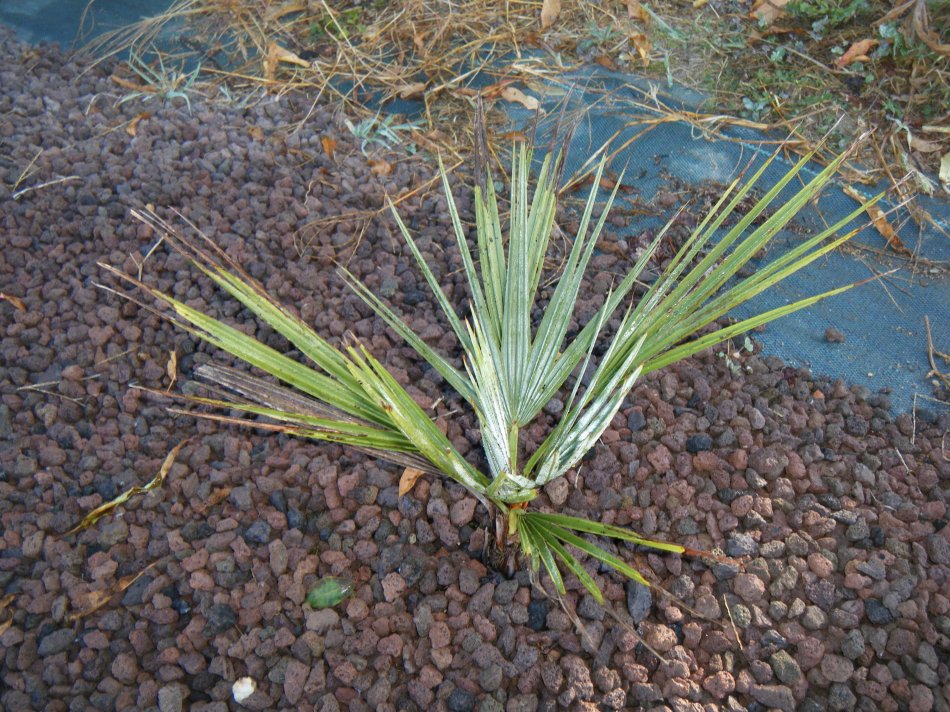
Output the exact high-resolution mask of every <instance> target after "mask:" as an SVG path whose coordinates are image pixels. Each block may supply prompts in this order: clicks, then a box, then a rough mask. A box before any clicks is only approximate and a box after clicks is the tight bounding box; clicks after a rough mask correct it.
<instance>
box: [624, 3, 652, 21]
mask: <svg viewBox="0 0 950 712" xmlns="http://www.w3.org/2000/svg"><path fill="white" fill-rule="evenodd" d="M627 17H629V18H630V19H631V20H636V21H637V22H643V23H647V22H649V21H650V16H649V15H648V14H647V11H646V10H644V9H643V5H641V4H640V2H639V0H627Z"/></svg>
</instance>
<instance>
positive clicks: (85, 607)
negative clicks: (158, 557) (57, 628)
mask: <svg viewBox="0 0 950 712" xmlns="http://www.w3.org/2000/svg"><path fill="white" fill-rule="evenodd" d="M157 563H158V561H153V562H152V563H150V564H149V565H148V566H146V567H145V568H144V569H142V570H141V571H139V572H138V573H134V574H129V575H128V576H123V577H122V578H120V579H119V580H118V581H116V584H115V586H113V587H112V588H109V589H105V590H101V591H89V592H88V593H86V594H84V595H83V596H82V598H81V599H80V600H81V603H80V608H79V610H78V611H75V612H74V613H71V614H70V615H69V616H68V617H67V620H69V621H70V622H72V621H77V620H79V619H80V618H85V617H86V616H90V615H92V614H93V613H95V612H96V611H98V610H99V609H100V608H102V607H103V606H104V605H106V604H107V603H108V602H109V600H110V599H111V598H112V597H113V596H115V595H116V594H117V593H122V592H123V591H125V590H126V589H127V588H128V587H129V586H131V585H132V584H133V583H135V582H136V581H138V580H139V579H140V578H141V577H142V576H144V575H145V573H146V572H147V571H148V570H149V569H151V568H152V567H153V566H155V564H157Z"/></svg>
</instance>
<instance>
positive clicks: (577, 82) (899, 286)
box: [508, 67, 950, 412]
mask: <svg viewBox="0 0 950 712" xmlns="http://www.w3.org/2000/svg"><path fill="white" fill-rule="evenodd" d="M539 98H540V99H542V101H543V106H544V108H545V110H546V112H547V113H546V115H547V116H548V117H549V119H548V120H547V121H546V126H547V127H548V128H550V127H551V126H553V124H554V123H555V119H554V118H552V117H554V116H556V115H557V114H558V113H559V112H560V109H561V107H562V106H563V104H564V102H565V101H566V102H568V103H569V104H570V105H569V106H568V107H567V113H568V114H569V115H570V114H573V113H574V110H575V109H577V108H581V109H582V110H583V118H582V120H581V121H580V122H579V124H578V126H577V130H576V134H575V137H574V141H573V144H572V150H571V152H570V155H569V160H568V166H567V169H566V171H565V174H566V175H570V174H571V173H572V172H573V171H576V170H578V169H579V168H581V167H582V165H583V164H584V162H585V161H586V159H587V158H588V157H589V156H590V155H591V153H592V152H594V151H597V150H599V149H600V148H601V147H602V146H603V145H604V143H605V142H606V141H608V140H609V139H611V138H612V137H613V139H612V141H611V146H613V147H619V146H621V145H622V144H623V143H625V141H626V140H627V139H630V138H632V137H634V136H637V135H638V134H639V135H638V137H637V138H636V140H634V141H633V142H632V143H631V144H630V145H629V147H627V148H625V149H624V150H622V151H620V152H619V153H618V154H617V155H616V157H615V158H613V160H612V163H611V165H610V168H611V170H613V171H614V172H615V173H616V174H619V173H620V172H621V171H624V180H623V183H624V188H625V190H626V191H630V192H633V194H634V195H635V196H637V197H638V199H639V200H640V201H641V204H642V203H643V202H646V203H650V202H651V198H652V196H655V195H656V194H657V193H658V192H660V191H663V190H667V189H669V187H670V186H669V182H670V181H669V176H673V177H675V178H676V179H678V180H680V181H682V182H683V183H685V184H687V185H691V186H695V185H698V184H702V183H708V182H713V183H720V184H723V185H727V184H728V183H730V182H731V181H732V180H734V179H735V178H736V176H737V175H739V174H740V172H741V171H742V170H743V169H747V168H748V174H751V173H753V172H754V169H755V168H757V167H758V166H760V165H761V163H762V161H764V160H766V159H767V158H768V157H769V156H770V155H772V153H773V152H774V151H775V142H776V141H780V140H781V139H783V138H785V137H784V136H781V135H779V136H775V135H766V134H764V133H762V132H760V131H756V130H753V129H750V128H744V127H741V126H734V125H729V124H728V123H721V124H719V125H718V126H716V134H715V135H712V134H711V133H706V134H704V131H703V130H701V129H700V128H698V127H697V126H695V125H691V124H690V123H689V122H687V121H685V120H682V121H677V120H671V121H663V122H661V123H657V119H659V118H661V117H667V118H668V117H670V116H671V114H672V113H673V112H676V111H689V110H694V109H697V108H698V105H699V103H700V102H701V101H702V99H703V97H702V96H701V95H699V94H696V93H695V92H691V91H689V90H685V89H682V88H678V87H673V88H672V89H671V88H669V87H667V86H665V84H664V85H659V83H658V82H657V81H656V80H653V81H646V80H644V79H641V78H633V77H630V76H626V75H620V74H617V73H613V72H610V71H608V70H604V69H602V68H600V67H594V68H591V69H588V70H586V71H583V72H577V73H574V74H570V75H566V76H565V77H563V80H562V81H559V82H558V83H557V84H556V85H553V86H552V96H550V97H544V96H539ZM508 107H509V108H508V110H509V112H510V113H511V115H512V119H513V121H514V122H515V123H517V124H520V125H525V126H526V125H528V123H529V122H530V121H531V119H532V116H533V114H532V112H529V111H527V110H522V109H519V108H517V107H515V106H512V105H508ZM707 111H708V109H707ZM708 127H709V128H712V127H713V125H712V124H709V125H708ZM797 159H798V156H795V155H793V154H792V155H786V154H784V153H780V154H779V155H778V157H777V158H776V159H775V161H774V162H773V163H772V165H771V166H770V167H769V168H768V169H767V170H766V172H765V174H764V175H763V178H762V180H761V183H760V185H761V189H762V192H764V191H766V190H768V189H769V188H770V187H771V186H772V185H774V184H775V182H776V181H777V180H778V179H779V178H780V177H781V176H783V175H784V174H785V173H786V172H787V171H788V170H789V169H790V168H791V167H792V165H794V161H796V160H797ZM821 168H822V167H821V166H820V165H818V164H809V165H807V166H806V167H805V168H804V169H803V171H802V173H801V176H802V178H803V179H804V180H805V181H807V180H808V179H810V178H812V177H814V176H815V175H816V174H817V173H818V172H819V171H820V170H821ZM800 186H801V183H799V182H796V181H793V182H792V184H790V185H789V186H788V187H786V189H785V190H784V191H783V193H781V194H780V196H779V200H782V199H783V198H787V197H789V196H791V195H792V194H793V193H794V191H795V190H797V189H798V188H799V187H800ZM844 187H845V183H843V182H842V181H841V180H837V181H836V182H835V183H833V184H832V185H831V186H829V187H828V188H827V189H826V190H825V192H824V193H823V194H822V196H821V198H820V199H819V200H818V201H817V205H815V206H810V207H809V208H807V209H806V210H805V211H804V212H803V214H802V215H801V216H800V217H799V218H798V219H797V220H796V223H797V228H805V230H806V231H807V233H810V234H814V232H817V231H818V230H820V229H823V227H824V226H825V225H830V224H833V223H835V222H837V221H839V220H841V219H843V218H844V217H846V216H847V215H848V214H850V213H851V212H853V211H854V210H855V209H856V208H857V207H858V204H857V202H856V201H855V200H853V199H852V198H850V197H848V196H847V195H845V193H844V192H843V191H842V188H844ZM851 187H852V188H854V189H856V190H857V191H858V192H859V193H860V194H862V195H864V196H865V197H868V198H870V197H872V196H874V195H876V194H877V193H878V192H881V191H883V190H885V189H886V188H887V187H888V186H887V185H884V184H882V185H880V186H877V187H868V186H861V185H852V186H851ZM937 190H938V191H939V190H941V189H940V187H939V186H938V188H937ZM628 194H629V193H626V192H625V193H621V194H620V198H619V199H620V200H624V195H628ZM880 205H881V207H882V208H883V209H884V210H889V209H891V208H892V207H894V206H893V205H891V204H888V203H887V202H886V201H885V202H882V203H881V204H880ZM922 205H923V207H924V208H925V209H926V210H927V211H929V213H930V215H931V217H932V218H933V220H934V222H935V223H936V224H937V226H939V229H938V227H934V226H933V225H926V224H925V225H924V226H923V227H919V226H918V225H917V224H916V223H915V222H914V221H913V220H910V219H909V216H908V215H907V213H906V211H905V210H898V211H897V212H896V213H895V214H894V215H892V216H889V220H890V222H891V224H892V225H893V226H895V227H899V228H900V230H899V234H900V236H901V238H902V240H903V242H904V243H905V245H906V246H907V247H908V248H909V249H911V250H912V251H914V252H916V253H918V254H919V256H920V257H921V258H923V259H922V260H921V261H920V262H919V263H918V265H917V266H916V268H915V267H914V266H913V265H912V263H911V262H910V261H909V260H907V259H903V258H899V257H898V256H897V255H896V254H895V253H894V252H893V251H892V250H891V249H890V248H889V247H888V246H887V244H886V242H885V240H884V238H883V236H882V235H881V234H880V233H879V232H878V231H877V230H876V229H875V228H873V227H870V226H869V227H866V228H865V229H864V230H862V231H861V232H860V233H859V234H858V235H857V236H856V237H855V238H854V239H853V243H855V245H856V247H855V248H852V249H848V250H845V251H841V250H839V251H836V252H834V253H832V254H829V255H827V256H826V257H824V258H822V259H821V260H819V261H816V262H815V263H813V264H812V265H811V266H810V267H809V268H807V269H805V270H803V271H802V272H799V273H798V274H796V275H794V276H793V277H791V278H789V279H788V280H786V281H785V282H783V283H781V284H780V285H778V286H777V287H775V288H774V289H773V290H771V291H769V292H767V293H765V294H762V295H760V296H759V297H758V298H756V299H755V300H754V301H752V302H750V303H749V304H746V305H743V307H741V308H740V309H737V310H735V312H734V314H733V315H734V316H735V317H737V318H742V317H747V316H752V315H753V314H756V313H760V312H762V311H765V310H767V309H771V308H775V307H778V306H781V305H784V304H788V303H790V302H793V301H795V300H798V299H801V298H804V297H807V296H811V295H814V294H818V293H821V292H824V291H827V290H829V289H833V288H835V287H839V286H842V285H845V284H849V283H852V282H858V281H861V280H865V279H868V278H869V277H874V276H875V275H879V274H883V273H885V272H888V271H890V270H893V269H896V270H897V271H896V272H895V273H894V274H892V275H890V276H888V277H887V278H886V279H883V280H880V281H874V282H871V283H868V284H865V285H862V286H860V287H857V288H855V289H852V290H850V291H848V292H846V293H844V294H841V295H838V296H836V297H834V298H832V299H828V300H825V301H823V302H821V303H819V304H817V305H814V306H812V307H810V308H808V309H806V310H803V311H800V312H797V313H796V314H793V315H791V316H788V317H785V318H784V319H782V320H780V321H777V322H773V323H772V324H770V325H768V327H767V328H766V330H765V331H764V332H762V333H757V334H756V335H755V338H756V339H758V340H760V341H762V342H763V344H764V347H765V350H766V353H769V354H775V355H777V356H780V357H782V358H783V359H785V360H787V361H789V362H790V363H791V364H792V365H796V366H807V367H809V368H811V369H812V372H813V373H814V374H815V375H828V376H831V377H833V378H842V379H844V380H846V381H849V382H852V383H855V384H860V385H864V386H866V387H867V388H869V389H870V390H871V391H872V392H877V391H879V390H881V389H883V388H886V387H889V388H890V389H891V401H892V404H893V407H894V410H895V411H897V412H901V411H907V410H910V409H911V408H913V407H914V406H915V394H917V395H918V397H917V398H916V407H917V409H918V411H919V410H920V409H922V408H924V409H928V410H931V411H933V410H935V409H939V408H941V407H943V406H941V404H939V403H936V402H934V401H933V400H930V398H931V397H932V396H933V387H932V384H931V379H930V378H928V377H927V374H928V372H929V371H930V364H929V361H928V357H927V339H926V331H925V327H924V316H925V315H926V316H929V318H930V322H931V325H932V327H933V336H934V340H935V347H936V348H937V350H940V351H943V352H945V353H946V352H948V351H950V281H948V274H947V272H948V270H947V265H948V262H950V237H948V236H947V235H948V234H950V205H948V202H947V200H946V196H945V195H944V196H943V197H942V198H941V197H939V196H936V197H933V198H930V199H926V198H925V199H924V200H923V201H922ZM675 209H676V207H675V206H674V207H673V208H671V209H670V210H675ZM668 218H669V211H664V212H663V214H662V215H658V216H642V215H633V217H631V219H630V221H629V223H628V224H627V226H626V228H623V229H621V230H619V232H620V234H621V236H631V235H637V234H639V233H640V232H642V231H643V230H645V229H651V228H653V229H655V228H658V227H660V226H661V225H662V223H663V222H665V221H666V220H667V219H668ZM868 222H869V218H868V216H867V215H866V214H865V213H863V212H862V214H861V218H860V219H858V220H855V221H854V222H853V223H852V226H853V227H860V226H862V225H866V224H867V223H868ZM941 230H944V231H946V232H945V233H943V234H941V232H940V231H941ZM802 239H803V234H802V230H801V229H796V232H783V233H780V234H779V235H778V236H777V237H776V238H775V240H774V242H773V246H771V247H770V249H769V253H770V254H769V255H766V256H765V258H764V260H763V262H762V263H763V264H765V263H767V261H768V260H770V259H771V257H772V256H774V255H776V254H779V252H780V251H781V250H783V249H787V248H789V247H792V246H794V245H796V244H799V242H800V241H801V240H802ZM863 247H866V248H870V249H862V248H863ZM931 263H942V264H939V265H933V266H931ZM829 327H834V328H836V329H838V330H840V331H841V332H842V333H843V334H844V335H845V341H844V342H843V343H830V342H828V341H827V340H826V339H825V330H826V329H828V328H829ZM920 396H924V397H925V398H921V397H920Z"/></svg>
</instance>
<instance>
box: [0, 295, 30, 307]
mask: <svg viewBox="0 0 950 712" xmlns="http://www.w3.org/2000/svg"><path fill="white" fill-rule="evenodd" d="M0 302H10V304H12V305H13V308H14V309H17V310H19V311H26V304H24V303H23V300H22V299H20V298H19V297H14V296H13V295H12V294H5V293H4V292H0Z"/></svg>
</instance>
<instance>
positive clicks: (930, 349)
mask: <svg viewBox="0 0 950 712" xmlns="http://www.w3.org/2000/svg"><path fill="white" fill-rule="evenodd" d="M924 326H925V327H926V328H927V358H928V359H929V360H930V372H929V373H928V374H927V376H926V377H927V378H930V377H931V376H936V377H937V378H939V379H940V380H941V381H943V385H944V387H945V388H950V377H948V376H947V375H946V374H945V373H943V372H942V371H941V370H940V369H939V368H937V362H936V360H935V359H934V354H936V355H938V356H940V357H941V358H942V359H943V360H944V361H945V362H946V363H950V355H948V354H945V353H942V352H940V351H937V350H936V349H935V348H934V341H933V336H932V335H931V333H930V318H929V317H928V316H927V315H926V314H925V315H924Z"/></svg>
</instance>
